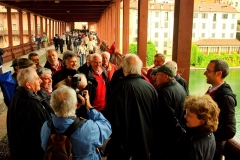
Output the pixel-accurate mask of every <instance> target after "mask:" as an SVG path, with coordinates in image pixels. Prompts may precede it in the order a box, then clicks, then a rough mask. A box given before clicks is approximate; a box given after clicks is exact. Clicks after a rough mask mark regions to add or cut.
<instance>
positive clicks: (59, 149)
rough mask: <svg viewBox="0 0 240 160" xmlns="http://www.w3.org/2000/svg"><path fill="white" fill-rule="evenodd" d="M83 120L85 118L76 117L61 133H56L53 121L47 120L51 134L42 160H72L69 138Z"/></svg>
mask: <svg viewBox="0 0 240 160" xmlns="http://www.w3.org/2000/svg"><path fill="white" fill-rule="evenodd" d="M85 121H86V119H83V118H76V119H75V121H74V122H73V123H72V124H71V125H70V126H69V127H68V128H67V129H66V131H65V132H64V133H63V134H58V133H56V132H55V129H54V125H53V123H52V122H51V123H50V122H49V123H48V125H49V126H50V127H51V135H50V137H49V139H48V142H47V146H46V150H45V153H44V160H72V159H73V155H72V143H71V141H70V140H69V138H70V136H71V135H72V133H74V132H75V131H76V130H77V129H78V127H79V126H81V125H82V124H83V122H85Z"/></svg>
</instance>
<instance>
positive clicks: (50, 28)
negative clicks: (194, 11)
mask: <svg viewBox="0 0 240 160" xmlns="http://www.w3.org/2000/svg"><path fill="white" fill-rule="evenodd" d="M51 21H52V20H51V19H49V33H48V35H51V31H52V27H51Z"/></svg>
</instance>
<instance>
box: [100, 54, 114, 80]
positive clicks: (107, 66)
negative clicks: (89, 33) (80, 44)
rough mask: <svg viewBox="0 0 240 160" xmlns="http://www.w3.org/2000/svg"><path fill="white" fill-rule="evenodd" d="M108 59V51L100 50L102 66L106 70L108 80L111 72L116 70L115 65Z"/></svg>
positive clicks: (111, 74)
mask: <svg viewBox="0 0 240 160" xmlns="http://www.w3.org/2000/svg"><path fill="white" fill-rule="evenodd" d="M109 60H110V53H108V52H102V66H103V67H104V68H105V69H106V71H107V76H108V81H111V79H112V76H113V73H114V72H115V71H116V70H117V67H116V66H115V65H114V64H112V63H110V62H109Z"/></svg>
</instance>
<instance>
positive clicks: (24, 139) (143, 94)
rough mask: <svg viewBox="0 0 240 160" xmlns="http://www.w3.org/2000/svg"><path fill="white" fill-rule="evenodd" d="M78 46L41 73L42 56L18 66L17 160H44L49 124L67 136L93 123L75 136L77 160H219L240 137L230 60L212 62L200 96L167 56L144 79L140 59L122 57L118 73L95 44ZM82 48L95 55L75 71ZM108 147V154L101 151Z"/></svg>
mask: <svg viewBox="0 0 240 160" xmlns="http://www.w3.org/2000/svg"><path fill="white" fill-rule="evenodd" d="M73 35H75V36H76V37H79V35H77V33H74V34H73ZM65 38H66V40H65ZM84 38H86V37H84ZM54 39H55V40H54V42H57V41H58V40H60V39H63V45H68V42H69V40H70V39H72V38H70V37H69V36H66V37H63V36H60V37H58V35H57V34H56V36H55V37H54ZM74 40H75V41H78V40H76V39H74ZM84 41H85V40H84ZM90 41H92V39H91V37H90V38H89V42H90ZM43 42H44V41H43ZM79 42H80V43H79V44H78V46H79V48H77V49H74V50H73V51H72V50H71V48H70V47H69V46H67V49H68V50H67V51H65V52H62V50H61V45H60V51H61V53H63V57H62V58H59V57H58V47H59V45H58V44H59V43H56V45H54V46H55V49H48V50H47V51H46V62H45V64H44V65H43V66H41V65H40V64H39V56H38V54H37V53H30V54H29V56H28V58H20V59H17V60H13V61H12V67H13V68H14V73H13V75H12V78H13V79H14V81H15V82H16V84H17V87H16V89H15V94H14V95H13V97H12V98H11V100H10V102H9V104H8V113H7V134H8V140H9V147H10V153H11V158H12V160H14V159H29V160H30V159H39V160H42V159H43V156H44V150H45V149H46V143H47V140H48V138H49V136H50V134H51V128H49V126H48V125H47V124H48V121H52V122H53V124H54V127H55V131H56V132H57V133H63V132H64V131H65V130H66V129H67V128H68V126H70V125H71V123H73V121H74V120H73V119H72V117H83V118H85V119H87V121H86V122H84V124H83V125H81V126H80V127H79V128H78V129H77V130H76V131H75V132H74V133H73V134H72V135H71V137H70V140H71V142H72V145H73V149H72V153H73V157H74V159H75V160H81V159H101V157H102V156H107V159H108V160H129V158H131V159H132V160H159V159H161V160H174V159H185V160H193V159H194V160H196V159H205V160H212V159H213V160H220V159H221V156H222V154H223V148H224V144H225V142H226V140H228V139H231V138H232V137H233V136H234V135H235V133H236V119H235V106H236V104H237V100H236V95H235V94H234V93H233V91H232V89H231V87H230V86H229V85H228V84H227V83H226V82H225V81H224V78H225V77H226V76H227V75H228V74H229V67H228V64H227V63H226V62H225V61H224V60H220V59H216V60H211V61H210V62H209V64H208V65H207V66H206V71H205V72H204V75H205V76H206V82H207V83H208V84H210V87H209V89H206V93H199V94H200V95H201V96H196V95H191V92H189V89H188V84H187V82H186V80H184V79H183V78H182V77H181V75H180V73H179V72H178V66H177V63H176V62H174V61H166V57H165V55H164V54H161V53H157V54H156V55H155V56H154V66H153V67H152V68H150V69H149V70H148V71H147V73H146V75H145V74H144V73H143V72H142V67H143V64H142V61H141V59H140V58H139V57H138V56H137V55H134V54H125V55H124V56H121V59H120V62H119V63H120V64H119V65H118V66H116V65H115V64H113V63H111V61H110V58H111V53H109V52H107V51H105V52H102V53H96V52H95V50H94V49H93V48H92V47H89V46H91V43H89V42H88V45H87V46H86V43H83V41H82V40H79ZM94 43H95V42H94ZM81 45H83V47H85V48H88V50H89V51H91V53H90V52H89V53H90V54H86V57H84V58H85V59H84V60H83V61H82V62H81V65H80V67H77V66H79V65H77V58H78V56H79V55H78V54H76V51H77V52H78V51H79V50H81V48H80V47H81ZM73 46H74V41H73ZM92 46H93V45H92ZM80 52H81V53H82V52H83V51H80ZM79 135H81V136H79ZM106 141H108V143H107V145H106V147H105V149H104V153H102V154H101V152H100V151H99V150H97V151H96V148H99V149H100V150H101V148H102V146H103V143H104V142H106Z"/></svg>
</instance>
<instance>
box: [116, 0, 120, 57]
mask: <svg viewBox="0 0 240 160" xmlns="http://www.w3.org/2000/svg"><path fill="white" fill-rule="evenodd" d="M115 16H116V21H115V48H116V50H119V51H120V53H121V50H120V0H116V2H115Z"/></svg>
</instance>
